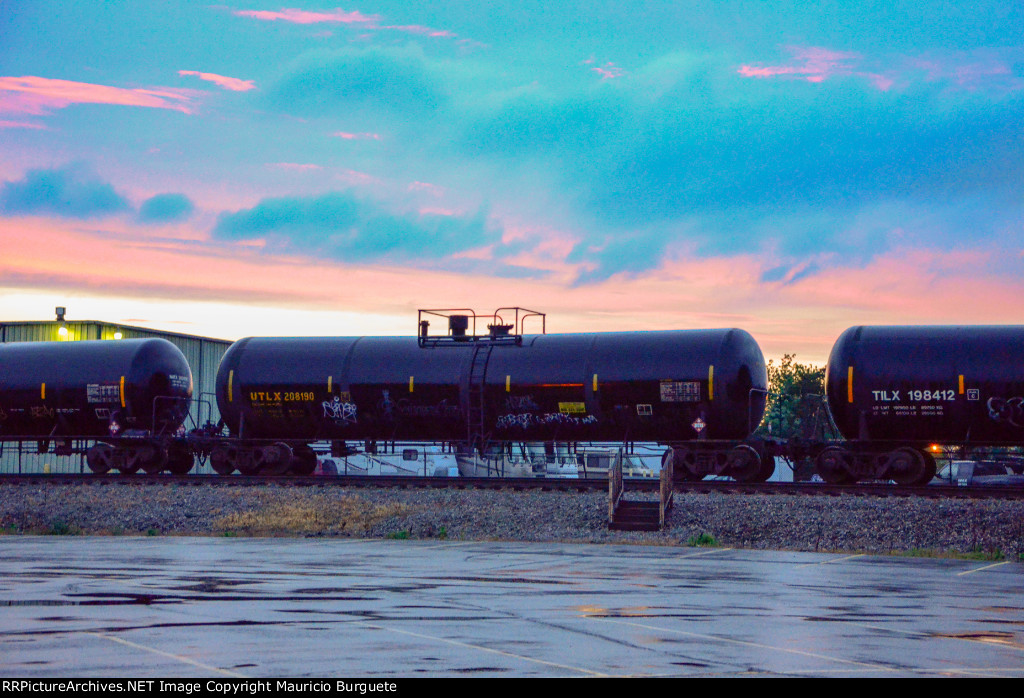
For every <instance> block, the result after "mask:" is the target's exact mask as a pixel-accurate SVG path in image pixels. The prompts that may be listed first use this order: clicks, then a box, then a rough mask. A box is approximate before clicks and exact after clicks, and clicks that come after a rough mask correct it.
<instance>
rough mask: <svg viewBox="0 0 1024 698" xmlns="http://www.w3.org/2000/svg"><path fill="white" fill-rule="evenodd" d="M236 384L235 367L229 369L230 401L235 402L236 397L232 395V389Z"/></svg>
mask: <svg viewBox="0 0 1024 698" xmlns="http://www.w3.org/2000/svg"><path fill="white" fill-rule="evenodd" d="M234 385H235V369H231V370H230V371H228V402H233V401H234V398H232V397H231V394H232V393H233V392H234V390H232V388H233V387H234Z"/></svg>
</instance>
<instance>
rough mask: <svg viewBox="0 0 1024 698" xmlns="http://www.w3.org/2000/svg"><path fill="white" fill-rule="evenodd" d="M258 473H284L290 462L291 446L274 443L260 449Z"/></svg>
mask: <svg viewBox="0 0 1024 698" xmlns="http://www.w3.org/2000/svg"><path fill="white" fill-rule="evenodd" d="M260 451H261V455H262V456H263V458H262V459H261V464H260V468H259V474H260V475H284V474H285V473H287V472H288V468H289V467H291V464H292V447H291V446H289V445H288V444H286V443H281V442H278V443H275V444H272V445H270V446H264V447H263V448H262V449H260Z"/></svg>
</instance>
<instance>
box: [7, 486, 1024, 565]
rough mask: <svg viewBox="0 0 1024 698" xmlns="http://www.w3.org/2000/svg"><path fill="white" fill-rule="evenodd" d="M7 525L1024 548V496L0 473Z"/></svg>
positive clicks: (26, 530)
mask: <svg viewBox="0 0 1024 698" xmlns="http://www.w3.org/2000/svg"><path fill="white" fill-rule="evenodd" d="M0 528H2V531H3V532H5V533H7V534H13V535H17V534H65V535H67V534H70V535H74V534H100V535H201V536H206V535H213V536H336V537H359V538H385V537H390V538H406V537H408V538H432V539H437V538H446V539H453V540H510V541H548V542H554V541H560V542H578V543H638V544H651V545H678V546H686V545H693V544H694V543H695V542H696V540H697V539H698V538H699V537H703V540H704V541H705V542H713V544H717V545H721V546H729V547H737V548H754V549H774V550H800V551H836V552H863V553H907V552H911V553H919V554H938V555H941V554H954V555H956V554H971V553H974V554H978V553H983V554H986V555H988V556H990V557H992V558H993V559H1010V560H1015V561H1017V560H1020V559H1021V555H1022V554H1024V502H1021V501H1017V500H992V499H979V500H967V499H931V498H921V497H864V496H853V495H840V496H812V495H736V494H722V493H686V494H678V493H677V494H676V496H675V506H674V508H673V509H672V511H671V514H670V517H669V521H668V525H667V527H666V529H665V530H663V531H658V532H622V531H609V530H608V497H607V494H605V493H602V492H544V491H512V490H471V489H467V490H460V489H443V490H429V489H423V490H419V489H417V490H403V489H385V488H382V489H373V488H365V489H364V488H358V489H348V488H342V487H322V488H319V487H318V488H304V487H303V488H296V487H276V486H269V487H258V486H257V487H206V486H197V485H191V484H190V485H177V484H156V485H145V484H138V485H131V486H113V485H108V486H90V487H78V486H69V485H52V484H51V485H47V484H43V483H39V484H33V483H30V484H3V485H0Z"/></svg>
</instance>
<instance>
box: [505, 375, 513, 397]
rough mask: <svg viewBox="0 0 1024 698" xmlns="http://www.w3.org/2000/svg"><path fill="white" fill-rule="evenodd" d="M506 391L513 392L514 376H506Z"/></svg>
mask: <svg viewBox="0 0 1024 698" xmlns="http://www.w3.org/2000/svg"><path fill="white" fill-rule="evenodd" d="M505 392H506V393H511V392H512V376H505Z"/></svg>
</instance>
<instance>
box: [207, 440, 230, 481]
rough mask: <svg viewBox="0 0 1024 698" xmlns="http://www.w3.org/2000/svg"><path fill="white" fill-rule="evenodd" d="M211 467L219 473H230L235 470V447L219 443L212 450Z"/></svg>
mask: <svg viewBox="0 0 1024 698" xmlns="http://www.w3.org/2000/svg"><path fill="white" fill-rule="evenodd" d="M210 467H211V468H213V472H215V473H217V474H218V475H230V474H231V473H233V472H235V458H234V449H232V448H230V447H228V446H223V445H217V446H214V447H213V448H212V449H211V450H210Z"/></svg>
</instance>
